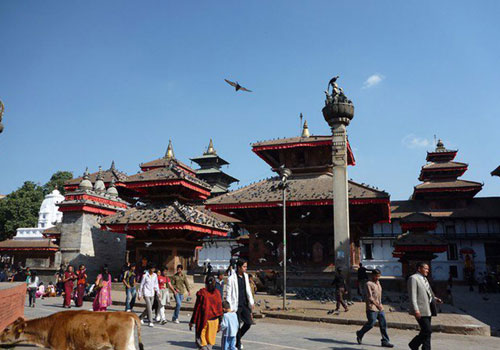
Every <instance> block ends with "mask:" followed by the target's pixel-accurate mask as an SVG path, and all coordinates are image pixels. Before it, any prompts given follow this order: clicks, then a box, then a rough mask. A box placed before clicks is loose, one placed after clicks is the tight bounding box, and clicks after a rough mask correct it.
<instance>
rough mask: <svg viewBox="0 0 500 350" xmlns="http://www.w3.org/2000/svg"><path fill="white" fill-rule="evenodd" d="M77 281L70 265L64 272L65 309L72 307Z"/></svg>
mask: <svg viewBox="0 0 500 350" xmlns="http://www.w3.org/2000/svg"><path fill="white" fill-rule="evenodd" d="M74 280H76V275H75V273H74V272H73V266H71V265H69V266H68V267H67V269H66V272H64V276H63V283H64V305H63V307H65V308H68V309H69V308H70V307H71V294H73V287H74V285H73V281H74Z"/></svg>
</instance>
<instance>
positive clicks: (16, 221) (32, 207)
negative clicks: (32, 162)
mask: <svg viewBox="0 0 500 350" xmlns="http://www.w3.org/2000/svg"><path fill="white" fill-rule="evenodd" d="M42 200H43V188H42V187H41V186H38V185H37V184H35V183H33V182H31V181H26V182H25V183H24V184H23V185H22V186H21V187H20V188H18V189H17V190H16V191H14V192H12V193H10V194H9V195H7V197H5V198H4V199H1V200H0V240H4V239H9V238H12V236H14V235H15V234H16V230H17V229H18V228H19V227H36V225H37V223H38V211H39V210H40V205H41V204H42Z"/></svg>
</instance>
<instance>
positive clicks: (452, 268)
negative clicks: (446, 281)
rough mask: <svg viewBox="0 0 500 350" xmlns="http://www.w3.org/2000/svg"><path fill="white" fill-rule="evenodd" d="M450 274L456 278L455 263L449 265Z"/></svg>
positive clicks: (456, 269)
mask: <svg viewBox="0 0 500 350" xmlns="http://www.w3.org/2000/svg"><path fill="white" fill-rule="evenodd" d="M450 276H451V277H453V278H458V268H457V265H450Z"/></svg>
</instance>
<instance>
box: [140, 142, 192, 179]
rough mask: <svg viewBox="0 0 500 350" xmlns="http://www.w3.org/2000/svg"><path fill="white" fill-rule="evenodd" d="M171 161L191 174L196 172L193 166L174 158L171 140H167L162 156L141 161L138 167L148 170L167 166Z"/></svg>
mask: <svg viewBox="0 0 500 350" xmlns="http://www.w3.org/2000/svg"><path fill="white" fill-rule="evenodd" d="M172 163H174V164H175V165H177V166H178V167H180V168H181V169H183V170H184V171H186V172H188V173H190V174H191V175H195V174H196V172H195V171H194V169H193V168H191V167H189V166H187V165H186V164H184V163H183V162H181V161H180V160H178V159H177V158H175V154H174V147H173V146H172V140H169V141H168V146H167V151H166V152H165V155H164V156H163V157H162V158H158V159H155V160H152V161H150V162H146V163H141V164H140V165H139V167H140V168H141V170H142V171H148V170H152V169H157V168H165V167H169V166H170V165H171V164H172Z"/></svg>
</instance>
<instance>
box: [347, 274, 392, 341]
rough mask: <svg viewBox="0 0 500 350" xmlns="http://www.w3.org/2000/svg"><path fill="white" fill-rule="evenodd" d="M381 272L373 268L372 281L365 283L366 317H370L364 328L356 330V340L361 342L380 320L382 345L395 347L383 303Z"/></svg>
mask: <svg viewBox="0 0 500 350" xmlns="http://www.w3.org/2000/svg"><path fill="white" fill-rule="evenodd" d="M380 275H381V272H380V270H378V269H375V270H372V272H371V281H368V282H366V284H365V296H366V300H365V301H366V318H367V319H368V320H367V322H366V323H365V325H364V326H363V328H361V329H360V330H359V331H357V332H356V340H357V341H358V344H361V342H362V340H363V336H364V335H365V334H366V333H367V332H368V331H369V330H370V329H372V328H373V327H374V326H375V323H376V322H377V320H378V326H379V327H380V334H381V335H382V341H381V343H382V347H384V348H393V347H394V345H392V344H391V342H390V340H389V335H388V334H387V322H386V320H385V313H384V306H383V305H382V286H381V285H380V282H379V279H380Z"/></svg>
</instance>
